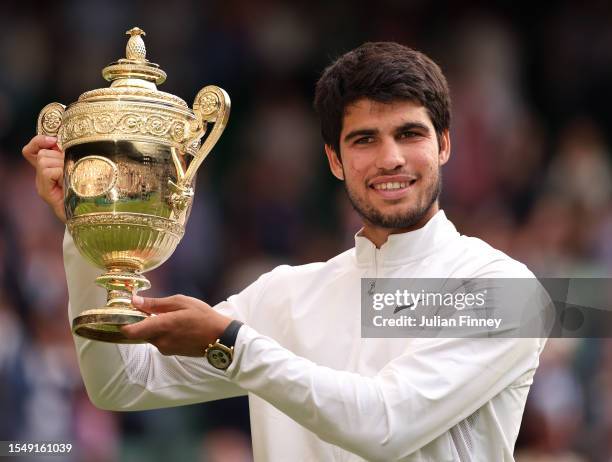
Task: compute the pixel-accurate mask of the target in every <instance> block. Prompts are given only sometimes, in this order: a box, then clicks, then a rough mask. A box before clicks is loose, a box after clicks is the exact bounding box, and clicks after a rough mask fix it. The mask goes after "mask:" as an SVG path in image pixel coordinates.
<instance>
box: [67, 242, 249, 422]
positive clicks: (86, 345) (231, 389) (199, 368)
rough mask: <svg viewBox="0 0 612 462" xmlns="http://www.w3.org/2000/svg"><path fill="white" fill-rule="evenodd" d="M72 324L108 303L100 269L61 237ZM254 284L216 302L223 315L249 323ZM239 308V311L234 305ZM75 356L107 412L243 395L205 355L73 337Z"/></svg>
mask: <svg viewBox="0 0 612 462" xmlns="http://www.w3.org/2000/svg"><path fill="white" fill-rule="evenodd" d="M64 266H65V270H66V279H67V282H68V295H69V299H70V302H69V308H68V314H69V319H70V323H72V320H73V319H74V318H75V317H76V316H78V314H79V313H81V312H82V311H84V310H87V309H91V308H100V307H103V306H104V305H105V304H106V298H105V297H106V291H105V290H104V289H102V288H100V287H98V286H97V285H96V284H95V278H96V277H97V276H99V275H100V274H101V273H102V270H101V269H99V268H96V267H94V266H92V265H91V264H89V263H88V262H87V261H86V260H85V259H84V258H83V257H82V256H81V255H80V254H79V252H78V251H77V249H76V247H75V245H74V242H73V241H72V238H71V237H70V235H69V234H68V232H66V234H65V237H64ZM256 291H257V287H256V283H255V284H253V285H251V286H250V287H248V288H247V289H245V290H244V291H243V292H241V293H240V294H238V295H235V296H233V297H230V298H229V299H228V301H226V302H222V303H220V304H219V305H217V306H215V309H218V310H220V311H221V312H223V314H225V315H227V316H229V317H231V318H234V319H239V320H242V321H247V309H248V307H249V303H250V297H252V296H253V295H254V294H255V292H256ZM237 307H242V308H243V309H237ZM74 342H75V346H76V352H77V358H78V363H79V368H80V370H81V375H82V377H83V381H84V383H85V388H86V390H87V393H88V395H89V398H90V399H91V401H92V402H93V403H94V404H95V405H96V406H97V407H99V408H102V409H108V410H118V411H122V410H143V409H153V408H162V407H168V406H178V405H183V404H190V403H197V402H204V401H212V400H216V399H222V398H229V397H233V396H240V395H244V394H245V393H246V392H245V390H244V389H242V388H241V387H240V386H239V385H237V384H234V383H232V382H230V381H229V380H228V379H227V378H226V377H225V375H224V374H222V373H220V372H219V371H218V370H217V369H215V368H213V367H212V366H210V365H209V364H208V362H207V361H206V359H205V358H192V357H184V356H164V355H162V354H161V353H159V351H158V350H157V348H155V347H154V346H153V345H150V344H140V345H118V344H111V343H102V342H96V341H91V340H86V339H83V338H81V337H78V336H76V335H75V336H74Z"/></svg>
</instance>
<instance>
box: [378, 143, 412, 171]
mask: <svg viewBox="0 0 612 462" xmlns="http://www.w3.org/2000/svg"><path fill="white" fill-rule="evenodd" d="M405 163H406V159H405V158H404V156H403V154H402V150H401V147H400V146H399V145H398V144H397V143H396V142H395V141H394V140H393V141H390V140H387V141H385V142H383V143H381V146H380V151H379V152H378V155H377V156H376V166H377V167H378V168H380V169H382V170H395V169H396V168H398V167H402V166H403V165H404V164H405Z"/></svg>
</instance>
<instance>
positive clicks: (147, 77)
mask: <svg viewBox="0 0 612 462" xmlns="http://www.w3.org/2000/svg"><path fill="white" fill-rule="evenodd" d="M126 35H129V36H130V38H129V39H128V42H127V45H126V47H125V55H126V57H125V58H121V59H119V60H117V61H115V62H113V63H111V64H109V65H108V66H106V67H105V68H104V69H103V70H102V76H103V77H104V79H106V80H107V81H109V82H111V85H110V87H107V88H99V89H96V90H90V91H87V92H85V93H83V94H82V95H81V96H80V97H79V99H78V101H79V102H85V101H87V102H94V101H108V100H109V99H111V100H112V99H118V98H121V99H122V100H125V99H128V100H132V99H135V98H136V99H141V100H142V98H144V101H146V102H158V103H161V104H164V105H168V103H169V104H170V105H171V106H175V107H178V108H181V109H187V103H185V101H183V100H182V99H181V98H179V97H178V96H175V95H172V94H170V93H166V92H163V91H159V90H158V89H157V85H161V84H162V83H164V82H165V81H166V73H165V72H164V71H163V70H162V69H160V67H159V65H158V64H155V63H152V62H150V61H149V60H148V59H146V56H147V49H146V46H145V43H144V40H143V39H142V37H144V36H145V35H146V33H145V31H143V30H142V29H141V28H139V27H133V28H131V29H130V30H128V31H127V32H126Z"/></svg>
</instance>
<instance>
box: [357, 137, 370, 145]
mask: <svg viewBox="0 0 612 462" xmlns="http://www.w3.org/2000/svg"><path fill="white" fill-rule="evenodd" d="M373 142H374V137H373V136H362V137H361V138H357V139H356V140H355V144H370V143H373Z"/></svg>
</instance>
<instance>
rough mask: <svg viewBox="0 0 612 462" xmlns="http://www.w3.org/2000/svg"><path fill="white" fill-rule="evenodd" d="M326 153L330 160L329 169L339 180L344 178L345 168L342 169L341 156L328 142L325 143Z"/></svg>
mask: <svg viewBox="0 0 612 462" xmlns="http://www.w3.org/2000/svg"><path fill="white" fill-rule="evenodd" d="M325 155H327V161H328V162H329V169H330V170H331V172H332V173H333V175H334V176H335V177H336V178H338V179H339V180H344V170H343V169H342V162H341V161H340V157H339V156H338V154H336V151H334V149H333V148H332V147H331V146H330V145H328V144H326V145H325Z"/></svg>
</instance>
